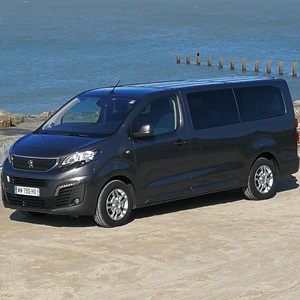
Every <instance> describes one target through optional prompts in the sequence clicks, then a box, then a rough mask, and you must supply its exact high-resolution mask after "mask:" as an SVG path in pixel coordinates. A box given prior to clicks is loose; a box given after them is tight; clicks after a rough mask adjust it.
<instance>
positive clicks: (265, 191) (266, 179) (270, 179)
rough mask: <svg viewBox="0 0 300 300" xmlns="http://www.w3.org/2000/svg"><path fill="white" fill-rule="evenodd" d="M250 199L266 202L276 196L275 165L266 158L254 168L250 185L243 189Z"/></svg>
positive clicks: (260, 160)
mask: <svg viewBox="0 0 300 300" xmlns="http://www.w3.org/2000/svg"><path fill="white" fill-rule="evenodd" d="M243 192H244V194H245V196H246V197H247V198H248V199H251V200H264V199H269V198H272V197H274V196H275V195H276V168H275V166H274V163H273V162H272V161H270V160H268V159H266V158H263V157H261V158H259V159H258V160H257V161H256V162H255V163H254V164H253V166H252V168H251V170H250V173H249V176H248V184H247V186H246V187H245V188H243Z"/></svg>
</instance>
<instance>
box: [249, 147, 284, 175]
mask: <svg viewBox="0 0 300 300" xmlns="http://www.w3.org/2000/svg"><path fill="white" fill-rule="evenodd" d="M259 158H265V159H268V160H270V161H271V162H272V163H273V164H274V166H275V169H276V172H277V175H278V174H279V163H278V160H277V159H276V156H275V155H274V154H272V153H271V152H263V153H261V154H259V155H258V156H257V157H256V158H255V159H254V160H253V162H252V164H251V166H250V168H249V170H251V168H252V166H253V164H254V163H255V162H256V161H257V160H258V159H259Z"/></svg>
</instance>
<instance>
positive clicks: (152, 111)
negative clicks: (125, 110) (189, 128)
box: [133, 96, 178, 135]
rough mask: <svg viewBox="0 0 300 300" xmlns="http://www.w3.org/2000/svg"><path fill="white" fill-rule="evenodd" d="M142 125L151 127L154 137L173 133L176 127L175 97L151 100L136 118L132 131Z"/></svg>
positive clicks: (137, 129)
mask: <svg viewBox="0 0 300 300" xmlns="http://www.w3.org/2000/svg"><path fill="white" fill-rule="evenodd" d="M142 125H151V128H152V130H153V134H154V135H159V134H164V133H168V132H172V131H174V130H175V129H176V128H177V126H178V107H177V99H176V97H175V96H171V97H164V98H161V99H156V100H153V101H152V102H151V103H149V104H148V105H147V106H146V107H145V108H144V109H143V110H142V111H141V112H140V113H139V114H138V116H137V117H136V119H135V120H134V122H133V128H134V131H136V132H138V131H139V130H140V128H141V126H142Z"/></svg>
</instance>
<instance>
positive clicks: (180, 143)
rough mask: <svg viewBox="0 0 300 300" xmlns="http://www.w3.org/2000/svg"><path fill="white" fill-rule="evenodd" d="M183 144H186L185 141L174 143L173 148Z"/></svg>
mask: <svg viewBox="0 0 300 300" xmlns="http://www.w3.org/2000/svg"><path fill="white" fill-rule="evenodd" d="M184 144H186V141H185V140H177V141H175V142H174V145H175V146H182V145H184Z"/></svg>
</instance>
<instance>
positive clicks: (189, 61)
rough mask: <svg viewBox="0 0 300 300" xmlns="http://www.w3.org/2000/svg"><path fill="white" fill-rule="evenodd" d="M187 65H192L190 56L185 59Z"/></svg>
mask: <svg viewBox="0 0 300 300" xmlns="http://www.w3.org/2000/svg"><path fill="white" fill-rule="evenodd" d="M185 63H186V64H187V65H189V64H190V63H191V59H190V57H189V56H187V57H186V58H185Z"/></svg>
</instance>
